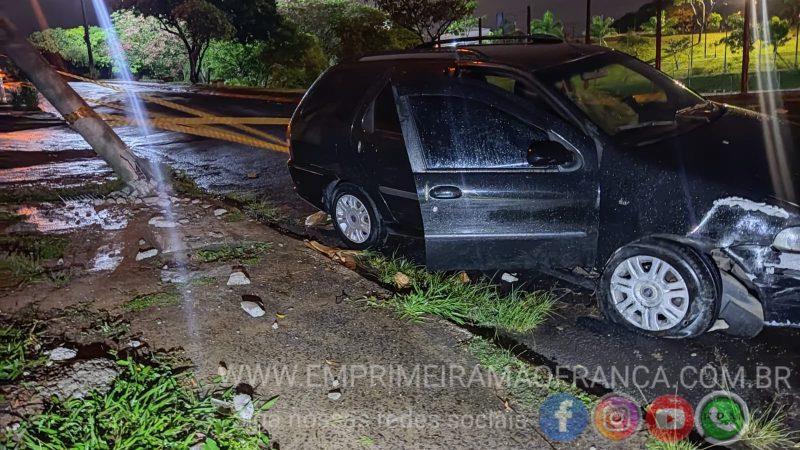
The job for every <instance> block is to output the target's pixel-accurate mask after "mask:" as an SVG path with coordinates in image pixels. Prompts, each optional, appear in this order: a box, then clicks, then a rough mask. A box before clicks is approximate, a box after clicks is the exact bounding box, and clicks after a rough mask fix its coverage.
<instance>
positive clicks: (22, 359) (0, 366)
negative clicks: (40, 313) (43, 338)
mask: <svg viewBox="0 0 800 450" xmlns="http://www.w3.org/2000/svg"><path fill="white" fill-rule="evenodd" d="M37 342H38V335H37V333H36V332H35V329H34V328H33V327H31V328H30V330H28V331H24V330H21V329H19V328H16V327H12V326H0V382H3V383H5V382H10V381H14V380H16V379H18V378H19V377H21V376H22V374H23V373H24V372H25V371H26V370H30V369H31V368H33V367H36V366H38V365H39V364H41V363H42V362H43V361H44V358H43V357H41V356H36V354H35V348H36V346H37Z"/></svg>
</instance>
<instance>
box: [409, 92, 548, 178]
mask: <svg viewBox="0 0 800 450" xmlns="http://www.w3.org/2000/svg"><path fill="white" fill-rule="evenodd" d="M410 102H411V107H412V109H413V113H414V119H415V123H416V126H417V130H418V131H419V135H420V139H421V141H422V146H423V152H424V155H425V159H426V166H427V168H428V169H515V168H529V167H530V164H529V163H528V160H527V154H528V149H529V148H530V147H531V145H532V144H534V143H536V142H542V141H546V140H547V139H548V137H547V133H546V132H545V131H543V130H541V129H539V128H537V127H534V126H533V125H530V124H528V123H526V122H524V121H523V120H521V119H519V118H517V117H515V116H514V115H512V114H509V113H507V112H505V111H502V110H500V109H498V108H495V107H492V106H490V105H487V104H485V103H481V102H478V101H475V100H470V99H465V98H460V97H448V96H416V97H411V98H410Z"/></svg>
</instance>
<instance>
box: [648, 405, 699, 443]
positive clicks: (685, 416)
mask: <svg viewBox="0 0 800 450" xmlns="http://www.w3.org/2000/svg"><path fill="white" fill-rule="evenodd" d="M645 421H646V422H647V429H648V430H649V431H650V434H652V435H653V437H655V438H656V439H658V440H659V441H662V442H678V441H680V440H683V439H685V438H686V437H687V436H689V433H691V432H692V428H693V427H694V410H693V409H692V405H690V404H689V402H687V401H686V400H685V399H684V398H683V397H680V396H678V395H662V396H661V397H658V398H656V399H655V400H654V401H653V403H651V404H650V406H648V407H647V414H646V416H645Z"/></svg>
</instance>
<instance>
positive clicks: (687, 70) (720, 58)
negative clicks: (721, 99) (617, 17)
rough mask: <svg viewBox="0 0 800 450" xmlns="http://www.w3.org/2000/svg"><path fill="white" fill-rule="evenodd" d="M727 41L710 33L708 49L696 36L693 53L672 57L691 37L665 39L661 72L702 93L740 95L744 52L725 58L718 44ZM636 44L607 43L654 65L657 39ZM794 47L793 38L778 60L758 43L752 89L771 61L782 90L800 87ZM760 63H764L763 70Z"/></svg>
mask: <svg viewBox="0 0 800 450" xmlns="http://www.w3.org/2000/svg"><path fill="white" fill-rule="evenodd" d="M724 37H725V33H709V34H708V40H707V42H708V45H707V46H706V45H705V42H706V41H705V37H704V38H703V41H702V42H700V43H699V44H698V43H697V35H695V36H694V40H693V41H691V42H693V43H694V46H693V47H692V48H691V49H689V50H686V51H683V52H680V53H678V54H673V53H672V52H671V51H670V44H671V43H673V42H675V41H678V40H681V39H688V38H690V36H689V35H674V36H665V37H664V42H663V49H664V50H663V53H662V55H663V59H662V65H661V68H662V70H663V71H664V72H666V73H667V74H668V75H670V76H671V77H673V78H676V79H679V80H684V82H685V83H686V84H687V85H688V86H690V87H692V88H693V89H695V90H697V91H699V92H735V91H738V90H739V87H740V85H739V79H740V74H741V72H742V51H741V50H739V51H738V52H737V53H733V52H731V51H730V49H728V51H727V57H726V51H725V45H723V44H719V42H720V40H721V39H722V38H724ZM636 41H639V44H638V45H631V44H630V43H629V42H630V41H628V40H627V37H626V35H620V36H616V37H611V38H608V39H607V43H608V45H609V46H610V47H612V48H615V49H617V50H620V51H622V52H626V53H629V54H632V55H633V56H636V57H637V58H639V59H641V60H643V61H648V62H651V63H652V62H653V61H655V56H656V55H655V48H656V47H655V38H654V37H653V36H646V35H642V36H640V37H638V38H636ZM794 45H795V39H794V37H792V38H791V39H790V40H789V41H788V42H787V43H785V44H784V45H783V46H781V47H780V48H779V49H778V55H777V57H776V56H775V55H774V53H773V49H772V47H771V46H764V45H763V43H762V42H760V41H759V42H757V43H756V45H755V47H754V48H753V50H751V52H750V66H749V69H750V72H751V82H750V88H751V89H758V82H757V79H756V77H755V75H754V73H755V72H759V71H764V70H766V68H767V63H766V61H768V60H769V61H770V63H771V64H774V66H773V67H775V68H777V70H778V71H779V72H780V79H781V80H780V88H781V89H790V88H797V87H800V71H798V68H797V67H795V65H794V59H795V53H794ZM759 60H760V61H761V65H760V66H759Z"/></svg>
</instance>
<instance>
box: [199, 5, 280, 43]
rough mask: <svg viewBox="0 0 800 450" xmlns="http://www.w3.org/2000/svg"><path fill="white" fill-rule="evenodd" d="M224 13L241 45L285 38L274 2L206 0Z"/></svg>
mask: <svg viewBox="0 0 800 450" xmlns="http://www.w3.org/2000/svg"><path fill="white" fill-rule="evenodd" d="M208 1H209V2H210V3H211V4H212V5H214V6H216V7H217V8H218V9H219V10H220V11H222V12H223V13H225V15H226V16H227V17H228V20H229V21H230V23H231V25H233V27H234V28H235V29H236V34H235V38H236V40H238V41H239V42H242V43H252V42H253V41H264V42H267V41H270V40H271V39H277V38H280V37H286V36H287V34H286V33H285V30H282V29H281V27H282V22H281V16H280V14H279V13H278V7H277V5H276V3H275V0H208Z"/></svg>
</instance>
